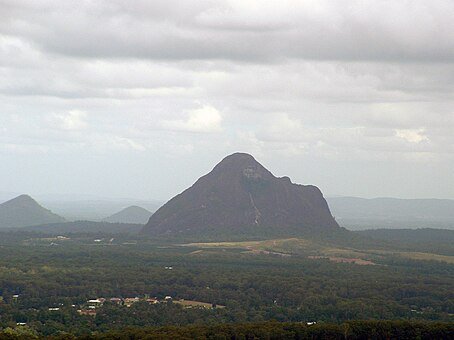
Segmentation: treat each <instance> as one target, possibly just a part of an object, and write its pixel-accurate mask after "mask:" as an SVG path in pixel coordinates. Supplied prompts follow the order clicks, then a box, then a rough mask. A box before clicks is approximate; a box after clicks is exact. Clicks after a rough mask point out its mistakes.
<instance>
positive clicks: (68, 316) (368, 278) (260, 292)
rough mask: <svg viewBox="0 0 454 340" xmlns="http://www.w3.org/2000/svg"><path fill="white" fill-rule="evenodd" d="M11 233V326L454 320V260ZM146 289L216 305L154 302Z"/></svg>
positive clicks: (1, 316) (0, 291)
mask: <svg viewBox="0 0 454 340" xmlns="http://www.w3.org/2000/svg"><path fill="white" fill-rule="evenodd" d="M68 238H69V239H68ZM112 239H113V240H112ZM0 240H1V241H0V244H1V246H0V296H2V301H0V329H3V332H13V331H14V332H16V331H17V332H31V333H30V334H38V335H41V336H44V335H46V336H50V335H58V334H64V333H69V334H74V335H77V336H83V335H87V336H88V335H90V334H93V332H101V333H102V332H108V331H112V332H116V331H117V330H118V331H119V330H124V328H125V327H130V326H136V327H157V326H166V325H178V326H182V325H190V324H193V325H196V326H197V327H199V326H200V331H201V332H206V331H207V332H208V330H209V329H210V327H211V325H216V324H219V323H223V324H224V323H225V324H229V323H245V322H255V323H256V322H265V321H268V320H277V321H279V322H296V323H303V324H304V325H305V324H306V323H307V322H313V321H316V322H317V325H320V324H321V323H323V322H324V323H330V324H333V326H329V327H334V328H336V327H338V328H336V329H338V330H340V329H341V328H339V327H344V326H336V325H338V323H342V322H346V321H349V320H358V319H366V320H372V319H382V320H386V319H398V320H412V321H417V320H419V321H442V322H451V323H452V322H453V321H454V317H453V314H454V303H453V301H454V299H453V297H454V296H453V291H452V287H453V285H454V266H453V265H452V264H449V263H446V262H440V261H421V260H412V259H408V258H405V257H403V256H400V255H398V254H397V252H396V253H394V252H391V251H386V250H383V249H381V250H377V251H370V250H367V249H364V250H362V249H352V248H347V247H343V246H337V247H336V246H334V245H333V246H324V247H319V243H318V242H319V241H314V240H300V239H287V240H270V241H251V242H246V243H244V242H238V243H237V242H230V243H217V244H189V245H188V244H187V245H180V244H169V243H167V244H163V243H157V242H153V241H150V240H148V241H147V240H140V239H138V238H135V239H134V238H132V236H128V235H114V236H111V235H102V234H97V235H85V236H84V235H80V234H79V235H66V236H65V237H60V238H57V237H49V236H48V235H40V234H32V233H29V234H25V235H22V234H15V233H9V234H7V233H5V234H2V235H0ZM323 252H327V254H329V255H332V254H334V253H337V254H341V255H342V256H343V257H347V255H348V254H349V252H354V254H355V256H360V257H361V256H362V257H364V256H365V257H364V258H365V259H369V260H371V261H373V262H374V263H376V265H364V266H359V265H356V264H354V263H335V262H332V261H329V260H328V259H323V258H321V259H315V258H309V256H311V255H314V254H322V253H323ZM332 256H334V255H332ZM166 267H167V268H166ZM170 268H171V269H170ZM17 295H18V296H17ZM136 296H137V297H140V300H141V301H139V302H137V303H133V304H131V305H130V306H129V307H127V306H126V305H125V304H116V303H112V302H110V301H109V299H110V298H115V297H118V298H133V297H136ZM147 296H149V297H156V298H157V299H158V300H160V301H163V300H164V298H165V297H166V296H171V297H172V298H173V300H174V301H176V302H177V301H178V300H180V299H184V300H186V301H196V302H203V303H205V304H199V305H197V304H196V303H191V304H189V306H188V305H186V304H182V303H173V302H170V301H168V302H162V303H150V302H147V301H146V300H145V297H147ZM101 297H102V298H106V299H107V301H106V302H105V303H104V304H102V305H97V306H96V307H95V308H94V311H95V312H92V314H91V315H83V313H81V312H78V310H88V306H87V301H88V300H90V299H96V298H101ZM210 305H215V306H225V308H209V306H210ZM279 325H281V324H279ZM427 325H431V324H427ZM451 325H452V324H451ZM196 326H194V327H196ZM213 327H215V326H213ZM216 327H221V326H216ZM222 327H223V326H222ZM226 327H227V328H228V327H233V329H235V327H237V326H226ZM238 327H239V326H238ZM251 327H253V326H251ZM254 327H255V326H254ZM279 327H283V326H278V327H277V328H279ZM317 327H318V326H317ZM320 327H321V326H320ZM327 327H328V326H327ZM329 327H328V328H329ZM427 327H429V326H427ZM430 327H431V326H430ZM168 329H171V328H168ZM172 329H173V328H172ZM189 329H190V328H185V330H181V331H182V332H186V331H188V330H189ZM314 329H316V328H314ZM342 329H343V328H342ZM150 331H152V332H158V330H157V329H154V328H153V330H150ZM176 331H177V330H176ZM134 332H135V331H134ZM138 332H142V331H138ZM188 332H189V331H188ZM112 334H114V333H112ZM118 334H119V333H118ZM189 334H191V333H189ZM292 334H293V333H292ZM302 334H306V333H302ZM207 337H208V335H207ZM303 338H304V337H303Z"/></svg>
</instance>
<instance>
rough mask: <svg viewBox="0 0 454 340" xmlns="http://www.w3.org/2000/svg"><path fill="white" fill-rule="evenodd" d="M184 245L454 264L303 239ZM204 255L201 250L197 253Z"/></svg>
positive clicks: (451, 258)
mask: <svg viewBox="0 0 454 340" xmlns="http://www.w3.org/2000/svg"><path fill="white" fill-rule="evenodd" d="M183 246H191V247H195V248H199V249H212V250H213V249H243V250H244V252H246V253H250V254H255V255H281V256H290V255H308V256H311V257H312V258H316V257H326V258H330V259H331V258H332V259H333V261H334V260H335V259H345V260H338V261H335V262H350V263H355V264H374V262H373V261H374V259H377V258H380V257H383V256H389V255H395V256H401V257H404V258H408V259H413V260H420V261H440V262H446V263H450V264H454V256H448V255H439V254H433V253H423V252H408V251H393V250H374V249H371V250H364V249H361V250H358V249H353V248H348V247H330V246H325V245H321V244H319V243H317V242H314V241H311V240H306V239H299V238H289V239H276V240H266V241H245V242H212V243H190V244H184V245H183ZM197 253H200V252H198V251H197V250H196V251H194V252H193V254H197Z"/></svg>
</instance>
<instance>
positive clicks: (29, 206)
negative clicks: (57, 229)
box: [0, 194, 64, 228]
mask: <svg viewBox="0 0 454 340" xmlns="http://www.w3.org/2000/svg"><path fill="white" fill-rule="evenodd" d="M63 221H64V218H62V217H60V216H58V215H56V214H54V213H52V212H51V211H50V210H47V209H45V208H43V207H42V206H41V205H39V203H38V202H36V201H35V200H34V199H33V198H32V197H30V196H29V195H25V194H24V195H20V196H17V197H15V198H13V199H11V200H9V201H7V202H4V203H2V204H0V228H10V227H25V226H31V225H38V224H45V223H57V222H63Z"/></svg>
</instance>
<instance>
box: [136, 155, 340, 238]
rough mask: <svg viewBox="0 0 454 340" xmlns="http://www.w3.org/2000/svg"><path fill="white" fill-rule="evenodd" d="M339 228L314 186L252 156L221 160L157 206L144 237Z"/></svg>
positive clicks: (281, 233) (292, 232)
mask: <svg viewBox="0 0 454 340" xmlns="http://www.w3.org/2000/svg"><path fill="white" fill-rule="evenodd" d="M338 230H341V228H340V227H339V226H338V224H337V223H336V221H335V220H334V218H333V217H332V216H331V213H330V210H329V208H328V205H327V203H326V201H325V199H324V198H323V195H322V193H321V192H320V190H319V189H318V188H317V187H315V186H312V185H299V184H294V183H292V182H291V181H290V179H289V178H288V177H282V178H278V177H275V176H274V175H273V174H272V173H271V172H270V171H268V170H267V169H265V168H264V167H263V166H262V165H261V164H260V163H258V162H257V161H256V160H255V159H254V157H252V156H251V155H248V154H244V153H235V154H233V155H230V156H228V157H226V158H224V159H223V160H222V161H221V162H220V163H219V164H218V165H216V166H215V168H214V169H213V170H212V171H211V172H210V173H208V174H207V175H205V176H203V177H201V178H200V179H199V180H198V181H197V182H196V183H195V184H194V185H193V186H192V187H190V188H189V189H187V190H185V191H184V192H183V193H181V194H179V195H177V196H176V197H174V198H172V199H171V200H170V201H169V202H167V203H166V204H165V205H164V206H162V207H161V208H160V209H159V210H158V211H157V212H156V213H154V214H153V216H152V217H151V218H150V220H149V222H148V223H147V224H146V225H145V227H144V229H143V232H144V233H145V234H149V235H169V236H179V235H190V236H192V237H194V235H200V236H206V235H208V234H211V235H214V236H215V237H218V238H221V237H224V236H228V235H230V236H231V235H235V236H237V235H242V234H255V235H257V236H262V237H265V236H271V235H274V236H276V235H278V236H284V235H285V236H290V235H301V234H307V233H331V232H333V231H338Z"/></svg>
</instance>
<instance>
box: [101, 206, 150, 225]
mask: <svg viewBox="0 0 454 340" xmlns="http://www.w3.org/2000/svg"><path fill="white" fill-rule="evenodd" d="M151 215H152V213H151V212H150V211H148V210H147V209H145V208H142V207H139V206H137V205H131V206H129V207H127V208H124V209H122V210H121V211H119V212H117V213H115V214H113V215H111V216H109V217H106V218H105V219H104V220H103V221H105V222H111V223H137V224H145V223H147V221H148V219H149V218H150V216H151Z"/></svg>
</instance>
